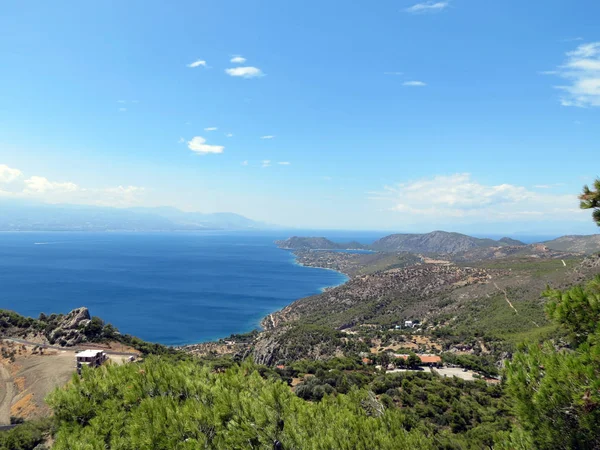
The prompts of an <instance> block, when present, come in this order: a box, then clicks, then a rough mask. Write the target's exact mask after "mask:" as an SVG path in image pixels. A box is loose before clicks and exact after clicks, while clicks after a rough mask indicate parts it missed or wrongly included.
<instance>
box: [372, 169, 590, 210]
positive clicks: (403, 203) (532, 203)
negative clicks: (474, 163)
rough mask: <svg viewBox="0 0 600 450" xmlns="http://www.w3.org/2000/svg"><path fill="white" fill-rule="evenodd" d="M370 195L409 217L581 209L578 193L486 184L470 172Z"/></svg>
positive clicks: (404, 184) (436, 177) (418, 181)
mask: <svg viewBox="0 0 600 450" xmlns="http://www.w3.org/2000/svg"><path fill="white" fill-rule="evenodd" d="M370 198H371V199H372V200H376V201H380V202H383V204H384V207H385V208H386V209H388V210H390V211H395V212H399V213H402V214H403V215H404V216H405V218H406V219H407V221H409V220H417V221H419V220H421V221H427V220H430V219H431V220H433V219H440V220H444V221H448V222H449V221H457V220H460V219H467V220H473V219H475V218H478V219H481V220H484V221H497V220H516V219H529V218H535V219H536V220H540V219H541V218H543V217H553V218H556V219H561V218H564V219H572V217H573V215H574V214H577V213H578V212H580V210H579V208H578V206H579V203H578V200H577V196H576V195H557V194H550V193H542V192H536V191H532V190H529V189H527V188H525V187H523V186H516V185H512V184H499V185H486V184H482V183H479V182H477V181H475V180H473V179H472V177H471V175H470V174H468V173H459V174H454V175H438V176H435V177H433V178H424V179H421V180H416V181H411V182H407V183H401V184H397V185H394V186H386V187H385V188H384V190H383V191H382V192H372V193H370Z"/></svg>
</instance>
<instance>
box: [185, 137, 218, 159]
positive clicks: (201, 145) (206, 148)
mask: <svg viewBox="0 0 600 450" xmlns="http://www.w3.org/2000/svg"><path fill="white" fill-rule="evenodd" d="M188 148H189V149H190V150H191V151H193V152H196V153H199V154H201V155H206V154H208V153H223V150H224V149H225V147H223V146H222V145H208V144H207V143H206V139H204V138H203V137H202V136H195V137H193V138H192V140H191V141H189V142H188Z"/></svg>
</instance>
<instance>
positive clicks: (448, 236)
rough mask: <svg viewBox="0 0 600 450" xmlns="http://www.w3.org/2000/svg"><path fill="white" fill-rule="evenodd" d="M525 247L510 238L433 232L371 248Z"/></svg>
mask: <svg viewBox="0 0 600 450" xmlns="http://www.w3.org/2000/svg"><path fill="white" fill-rule="evenodd" d="M509 245H511V246H515V245H525V244H524V243H523V242H521V241H517V240H515V239H510V238H502V239H500V240H498V241H496V240H494V239H480V238H475V237H472V236H467V235H465V234H460V233H449V232H447V231H433V232H431V233H425V234H392V235H389V236H386V237H384V238H381V239H379V240H377V241H375V242H374V243H373V244H371V245H370V246H369V248H371V249H373V250H378V251H384V252H399V251H404V252H413V253H460V252H464V251H467V250H471V249H474V248H478V247H504V246H509Z"/></svg>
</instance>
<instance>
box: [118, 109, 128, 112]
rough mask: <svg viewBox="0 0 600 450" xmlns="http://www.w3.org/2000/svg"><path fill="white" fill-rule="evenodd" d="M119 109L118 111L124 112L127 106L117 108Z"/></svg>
mask: <svg viewBox="0 0 600 450" xmlns="http://www.w3.org/2000/svg"><path fill="white" fill-rule="evenodd" d="M119 111H120V112H125V111H127V108H119Z"/></svg>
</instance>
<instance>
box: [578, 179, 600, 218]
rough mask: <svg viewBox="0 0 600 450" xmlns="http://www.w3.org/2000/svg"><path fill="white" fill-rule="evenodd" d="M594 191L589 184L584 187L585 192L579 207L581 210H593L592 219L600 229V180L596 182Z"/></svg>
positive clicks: (580, 197)
mask: <svg viewBox="0 0 600 450" xmlns="http://www.w3.org/2000/svg"><path fill="white" fill-rule="evenodd" d="M594 189H595V190H592V189H590V188H589V186H588V185H587V184H586V185H585V186H584V187H583V192H582V194H581V195H580V196H579V200H581V203H580V204H579V206H580V208H581V209H593V210H594V212H593V213H592V217H593V218H594V221H595V222H596V224H597V225H598V226H599V227H600V178H596V181H594Z"/></svg>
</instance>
